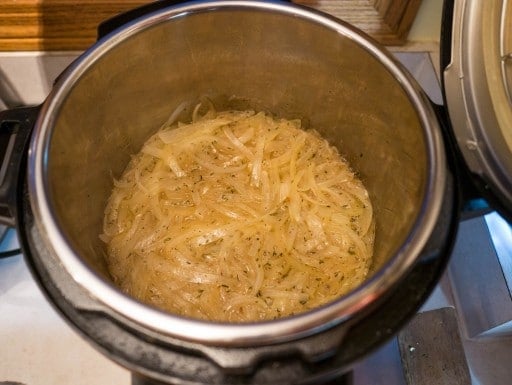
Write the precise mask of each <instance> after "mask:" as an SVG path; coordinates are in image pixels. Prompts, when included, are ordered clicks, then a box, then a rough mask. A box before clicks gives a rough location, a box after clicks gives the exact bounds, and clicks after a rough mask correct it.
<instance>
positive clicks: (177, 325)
mask: <svg viewBox="0 0 512 385" xmlns="http://www.w3.org/2000/svg"><path fill="white" fill-rule="evenodd" d="M224 9H245V10H259V11H264V12H273V13H275V12H277V13H281V14H284V15H289V16H293V17H295V18H301V19H304V20H305V21H309V22H313V23H316V24H319V25H322V26H324V27H326V28H328V29H331V30H333V31H336V32H337V33H338V34H339V35H341V36H344V37H347V38H349V39H351V40H352V41H354V42H356V43H357V44H359V45H360V46H362V47H364V49H366V50H367V52H368V53H369V54H371V55H372V56H374V57H375V58H376V59H378V60H379V61H380V62H381V64H382V65H383V66H384V67H385V68H386V69H387V70H388V71H389V72H390V73H391V74H392V75H393V76H394V77H395V79H396V81H397V82H399V83H400V84H401V86H402V88H403V90H404V92H405V93H406V94H407V95H408V97H409V98H410V101H411V103H412V105H413V106H414V108H415V109H416V111H417V114H418V118H419V119H420V121H421V125H422V127H423V132H424V136H425V142H426V145H427V146H428V148H427V162H428V178H427V181H426V186H425V191H424V196H425V199H424V200H423V202H422V206H421V208H420V210H419V213H418V216H417V218H416V221H415V222H414V225H413V227H412V230H411V232H410V233H409V235H408V237H407V239H406V240H405V241H404V243H403V244H402V246H401V247H400V249H399V250H397V252H396V253H395V255H394V256H393V257H392V258H391V259H390V260H389V261H388V262H387V263H386V264H385V265H384V266H383V267H382V268H381V269H380V270H379V271H378V272H377V273H376V274H374V275H373V276H372V277H371V278H369V279H368V280H367V281H365V282H364V283H363V284H362V285H361V286H360V287H358V288H357V289H355V290H353V291H352V292H350V293H348V294H347V295H345V296H343V297H341V298H339V299H338V300H336V301H334V302H331V303H329V304H327V305H324V306H322V307H319V308H317V309H313V310H311V311H308V312H305V313H301V314H297V315H295V316H292V317H287V318H281V319H277V320H272V321H262V322H253V323H243V324H242V323H241V324H233V323H221V322H207V321H202V320H196V319H189V318H184V317H180V316H176V315H172V314H169V313H166V312H164V311H161V310H158V309H156V308H153V307H150V306H149V305H145V304H143V303H141V302H138V301H137V300H135V299H133V298H131V297H129V296H128V295H126V294H124V293H122V292H121V291H120V290H119V289H117V288H116V287H114V286H113V285H112V284H111V283H109V282H107V281H105V280H104V279H103V278H102V277H100V276H99V275H98V274H97V273H96V272H95V271H94V270H92V269H91V267H89V266H88V265H87V264H86V263H85V262H84V261H83V260H82V259H81V258H80V256H79V255H78V254H77V253H76V251H75V250H74V249H73V247H72V245H71V243H70V242H69V241H68V239H66V237H65V236H64V234H63V233H62V232H61V231H60V229H59V224H58V221H57V218H56V217H55V215H54V213H53V210H52V206H51V203H50V187H49V182H48V172H47V159H48V155H49V148H50V144H51V137H52V130H53V125H54V123H55V116H56V113H58V111H59V109H60V107H61V106H62V104H63V103H64V101H65V99H66V96H67V94H68V93H69V91H70V90H71V89H72V88H73V86H74V84H75V82H76V81H77V80H78V79H80V77H81V76H82V75H83V74H84V73H85V72H86V71H87V70H88V69H89V68H90V66H92V65H94V63H95V61H96V60H98V59H99V58H100V57H101V56H102V55H104V54H105V53H107V52H108V51H109V50H110V49H112V48H113V47H115V46H116V45H117V44H119V43H121V42H122V41H124V40H125V39H129V38H130V36H132V35H133V34H135V33H137V32H140V31H142V30H144V29H146V28H149V27H153V26H155V25H156V24H158V23H164V22H167V21H169V20H172V19H174V18H181V17H187V16H189V15H191V14H193V13H196V12H205V11H206V12H215V11H216V10H224ZM445 179H446V159H445V154H444V147H443V142H442V137H441V133H440V129H439V125H438V122H437V118H436V116H435V113H434V111H433V109H432V107H431V105H430V101H429V100H428V98H427V97H426V96H425V94H424V93H423V91H422V90H421V88H420V87H419V86H418V84H417V83H416V81H415V80H414V79H413V78H412V76H411V75H409V74H408V73H407V72H406V71H405V70H404V69H403V67H402V66H401V64H400V63H398V61H396V60H395V59H394V58H393V57H392V56H391V54H390V53H388V52H386V51H385V50H384V49H382V48H380V47H379V46H378V45H377V43H375V42H373V41H372V40H371V39H370V38H368V37H367V36H365V35H364V34H363V33H361V32H360V31H358V30H357V29H355V28H354V27H352V26H350V25H348V24H346V23H345V22H343V21H340V20H338V19H336V18H334V17H332V16H329V15H326V14H323V13H321V12H318V11H314V10H312V9H309V8H306V7H302V6H298V5H295V4H285V3H279V2H261V1H244V0H236V1H229V0H223V1H215V0H213V1H206V2H200V3H196V2H191V3H184V4H182V5H179V6H174V7H169V8H165V9H163V10H159V11H156V12H153V13H151V14H149V15H146V16H144V17H142V18H139V19H136V20H134V21H133V22H131V23H128V24H126V25H125V26H123V27H121V28H120V29H118V30H116V31H114V32H113V33H111V34H109V35H107V36H105V37H104V38H103V39H101V40H100V41H98V42H97V43H96V44H95V45H93V46H92V47H91V48H90V49H89V50H87V51H86V52H85V53H84V54H82V55H81V56H80V57H79V58H78V59H77V60H76V61H75V62H74V63H73V64H72V65H71V66H70V67H69V68H68V69H67V70H66V71H65V72H64V73H63V74H61V76H60V78H59V80H58V81H57V83H56V84H55V86H54V87H53V89H52V90H51V92H50V94H49V96H48V98H47V99H46V101H45V102H44V104H43V106H42V108H41V111H40V114H39V118H38V120H37V122H36V124H35V127H34V133H33V135H32V138H31V143H30V149H29V154H28V188H29V199H30V204H31V207H32V210H33V213H34V218H35V223H36V225H37V226H38V228H39V230H40V231H41V233H42V235H43V238H44V240H45V243H46V246H47V247H48V249H49V250H51V252H52V253H53V254H54V255H55V256H57V257H58V260H59V261H60V262H61V263H62V265H63V266H64V268H65V270H66V271H67V272H68V273H69V274H70V275H71V276H72V278H73V279H74V280H75V281H76V282H77V283H78V284H79V285H80V286H81V287H82V288H83V289H84V290H85V291H86V292H87V293H88V294H89V295H91V296H92V297H94V298H96V299H98V300H99V301H100V302H101V303H103V304H104V305H105V306H106V307H107V308H109V309H111V310H113V311H114V312H115V313H117V315H119V316H122V317H125V318H127V319H129V320H131V321H132V322H135V323H137V324H140V325H142V326H144V327H147V328H149V329H151V330H154V331H157V332H160V333H163V334H165V335H167V336H171V337H174V338H178V339H182V340H186V341H190V342H199V343H202V344H207V345H215V346H239V347H243V346H254V345H265V344H275V343H281V342H287V341H291V340H294V339H298V338H302V337H306V336H309V335H312V334H316V333H319V332H321V331H324V330H326V329H329V328H331V327H334V326H337V325H339V324H341V323H343V322H345V321H347V320H349V319H352V318H353V317H354V316H355V315H356V314H358V313H359V312H361V311H362V310H363V309H365V308H367V307H368V306H370V305H371V304H373V303H375V301H376V300H377V299H378V298H380V297H381V296H382V295H383V294H384V293H385V292H386V291H387V290H389V289H390V288H391V287H392V286H393V285H395V284H396V283H397V282H398V281H399V280H400V279H401V278H402V277H403V275H404V274H405V273H406V272H407V271H408V270H409V269H410V268H411V267H412V266H413V265H414V263H415V262H416V261H417V260H418V258H419V257H420V255H421V252H422V250H423V248H424V246H425V244H426V243H427V240H428V239H429V237H430V235H431V233H432V231H433V229H434V226H435V224H436V221H437V218H438V216H439V213H440V209H441V203H442V200H443V195H444V190H445Z"/></svg>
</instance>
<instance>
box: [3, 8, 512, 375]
mask: <svg viewBox="0 0 512 385" xmlns="http://www.w3.org/2000/svg"><path fill="white" fill-rule="evenodd" d="M444 8H445V14H444V20H443V32H442V46H441V58H442V59H441V69H442V83H443V84H442V85H443V92H444V97H445V105H444V106H438V105H434V104H433V103H432V102H431V101H430V100H429V99H428V97H427V96H426V95H425V93H424V92H423V91H422V89H421V88H420V87H419V85H418V84H417V83H416V81H415V80H414V78H413V77H412V76H411V75H410V74H409V73H408V72H407V71H406V70H405V69H404V68H403V66H402V65H401V64H400V63H399V62H398V61H397V60H396V59H395V58H394V57H393V55H392V54H390V53H389V52H388V51H387V50H386V49H385V48H383V47H382V46H380V45H379V44H378V43H376V42H375V41H373V40H372V39H371V38H370V37H368V36H366V35H365V34H364V33H363V32H361V31H359V30H357V29H356V28H354V27H353V26H351V25H348V24H347V23H345V22H343V21H341V20H338V19H336V18H334V17H332V16H330V15H327V14H324V13H322V12H319V11H316V10H313V9H310V8H307V7H304V6H299V5H296V4H292V3H289V2H285V1H242V0H234V1H214V0H211V1H191V2H185V3H178V2H176V1H160V2H156V3H151V4H149V5H147V6H144V7H141V8H138V9H136V10H133V11H130V12H128V13H126V14H123V15H120V16H118V17H115V18H113V19H111V20H109V21H107V22H105V23H104V24H102V25H100V27H99V38H98V41H97V42H96V43H95V44H94V45H93V46H92V47H91V48H90V49H88V50H87V51H85V52H84V53H83V54H82V55H80V56H79V57H78V58H77V59H76V60H75V61H74V62H73V63H72V64H71V65H70V66H69V67H68V68H67V69H66V70H65V71H64V72H63V73H62V74H61V75H60V76H59V77H58V79H57V80H56V82H55V84H54V86H53V88H52V90H51V92H50V94H49V95H48V97H47V98H46V100H45V101H44V103H43V104H41V105H40V106H35V107H24V108H18V109H12V110H8V111H3V112H1V113H0V122H1V140H0V148H1V150H2V152H3V154H4V155H3V162H2V166H1V168H0V182H1V187H0V198H1V199H0V215H1V220H2V222H3V223H5V224H7V225H10V226H16V229H17V234H18V238H19V240H20V244H21V246H22V249H23V254H24V256H25V258H26V261H27V263H28V265H29V266H30V268H31V270H32V273H33V275H34V278H35V279H36V281H37V282H38V283H39V285H40V287H41V289H42V290H43V292H44V293H45V294H46V296H47V298H48V300H49V301H50V303H52V304H53V305H54V307H55V308H56V309H57V311H58V312H59V313H60V314H61V315H62V317H63V318H64V319H66V320H67V321H68V322H69V324H70V325H71V326H72V327H74V329H75V330H76V331H77V332H78V333H80V334H81V335H82V336H83V337H84V338H85V339H86V340H87V341H89V342H90V343H91V344H92V345H93V346H94V347H96V348H97V349H98V350H99V351H101V352H102V353H104V354H105V355H106V356H108V357H109V358H111V359H112V360H114V361H116V362H117V363H119V364H121V365H123V366H125V367H126V368H128V369H129V370H131V371H132V372H133V378H134V380H133V381H134V383H137V384H142V383H145V384H150V383H153V384H157V383H158V384H168V383H172V384H316V383H322V382H326V381H329V380H331V379H334V378H336V377H339V376H342V375H343V374H344V373H346V372H347V371H348V370H349V369H350V367H351V365H353V364H354V363H355V362H356V361H357V360H359V359H361V358H362V357H364V356H365V355H367V354H368V353H370V352H371V351H373V350H374V349H376V348H377V347H379V346H380V345H382V344H383V343H384V342H385V341H387V340H389V338H391V337H392V336H393V335H394V334H395V333H397V332H398V331H399V330H400V328H401V327H402V326H404V324H405V323H406V322H407V321H408V320H409V319H410V318H411V317H412V316H413V315H414V314H415V312H416V311H417V310H418V309H419V307H420V306H421V305H422V304H423V303H424V301H425V300H426V299H427V298H428V296H429V294H430V293H431V292H432V290H433V288H434V287H435V285H436V284H437V282H438V279H439V278H440V276H441V275H442V273H443V271H444V268H445V266H446V264H447V261H448V259H449V256H450V252H451V248H452V245H453V242H454V239H455V236H456V233H457V227H458V223H459V221H460V220H461V219H462V218H463V217H464V216H465V215H467V214H468V212H469V211H468V207H470V206H472V202H475V201H476V200H478V201H480V202H481V201H482V199H483V200H484V201H485V202H487V203H486V207H488V209H495V210H498V211H499V212H500V213H501V214H502V215H503V216H504V217H505V218H507V219H509V220H510V219H512V210H511V209H512V199H511V198H512V153H511V147H512V130H511V129H510V127H512V124H511V123H512V109H511V108H510V107H511V94H510V79H511V77H510V76H511V66H512V64H511V61H512V60H511V59H510V58H511V55H510V52H512V51H511V50H510V46H511V42H512V40H511V36H510V31H511V28H510V26H511V24H510V23H511V21H510V20H511V17H512V11H511V10H510V7H508V2H506V1H498V0H494V1H485V2H484V1H453V2H452V1H447V2H446V4H445V7H444ZM205 96H206V97H208V98H209V99H210V100H211V101H212V102H213V103H214V104H215V106H216V107H217V108H219V109H230V108H231V109H246V108H251V109H254V110H262V111H267V112H270V113H272V114H275V115H278V116H281V117H284V118H294V119H295V118H298V119H301V120H302V122H303V123H304V124H305V125H306V126H309V127H314V128H315V129H316V130H317V131H319V132H320V133H321V134H322V135H323V136H324V137H325V138H326V139H327V140H329V142H330V143H331V144H332V145H334V146H337V147H338V148H339V149H340V152H341V153H342V154H343V155H344V156H345V157H346V159H347V160H348V161H349V163H350V164H351V165H352V166H353V168H354V169H355V170H356V171H357V172H358V175H359V176H360V177H361V179H362V180H363V182H364V183H365V185H366V187H367V189H368V191H369V194H370V198H371V199H372V202H373V205H374V212H375V218H376V239H375V255H374V264H373V267H372V271H371V273H370V275H369V277H368V279H367V280H366V281H365V282H364V283H363V284H361V285H360V286H359V287H358V288H356V289H354V290H353V291H351V292H350V293H348V294H346V295H344V296H342V297H341V298H339V299H337V300H335V301H333V302H331V303H328V304H326V305H324V306H322V307H319V308H317V309H314V310H311V311H308V312H305V313H303V314H298V315H294V316H291V317H286V318H282V319H278V320H272V321H264V322H252V323H231V324H230V323H222V322H207V321H200V320H195V319H189V318H185V317H180V316H177V315H173V314H169V313H166V312H163V311H160V310H158V309H155V308H153V307H150V306H149V305H146V304H143V303H141V302H139V301H137V300H136V299H134V298H131V297H129V296H128V295H126V294H124V293H123V292H121V291H120V290H119V289H118V288H117V287H116V286H115V285H114V284H113V283H112V280H111V278H110V276H109V274H108V271H107V269H106V267H105V261H104V255H105V254H104V253H105V250H104V245H103V244H102V242H101V241H100V239H99V234H100V233H101V229H102V227H101V226H102V219H103V211H104V208H105V204H106V201H107V198H108V196H109V194H110V192H111V190H112V183H113V181H112V180H113V177H119V175H120V174H121V173H122V171H123V169H124V167H125V166H126V165H127V163H128V161H129V159H130V156H131V155H132V154H135V153H137V152H138V151H139V149H140V148H141V145H142V143H143V142H144V141H145V139H146V138H148V136H149V135H151V134H152V133H153V132H154V131H155V130H156V129H157V128H158V127H160V125H161V124H162V123H163V122H164V121H165V120H166V119H167V117H168V116H169V113H170V112H171V111H172V110H173V109H174V108H175V107H176V106H178V105H180V104H181V103H183V102H184V101H186V102H191V101H194V100H199V99H200V98H201V97H205Z"/></svg>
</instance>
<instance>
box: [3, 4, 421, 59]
mask: <svg viewBox="0 0 512 385" xmlns="http://www.w3.org/2000/svg"><path fill="white" fill-rule="evenodd" d="M294 1H295V2H296V3H299V4H303V5H306V6H310V7H313V8H317V9H320V10H323V11H325V12H327V13H330V14H332V15H334V16H336V17H339V18H341V19H344V20H346V21H347V22H349V23H351V24H353V25H355V26H356V27H358V28H360V29H362V30H364V31H365V32H367V33H368V34H370V35H371V36H373V37H374V38H376V39H377V40H379V41H380V42H381V43H383V44H387V45H399V44H402V43H404V42H405V38H406V36H407V33H408V31H409V29H410V27H411V25H412V22H413V20H414V17H415V16H416V13H417V10H418V8H419V5H420V2H421V0H294ZM145 3H148V1H141V0H122V1H120V0H119V1H117V0H82V1H77V0H0V51H19V50H29V51H33V50H39V51H54V50H64V51H68V50H83V49H85V48H87V47H89V46H90V45H91V44H93V43H94V41H95V39H96V27H97V25H98V24H99V23H100V22H101V21H103V20H105V19H107V18H109V17H111V16H113V15H116V14H118V13H121V12H123V11H126V10H128V9H131V8H135V7H137V6H140V5H142V4H145Z"/></svg>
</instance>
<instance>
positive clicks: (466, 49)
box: [442, 0, 512, 218]
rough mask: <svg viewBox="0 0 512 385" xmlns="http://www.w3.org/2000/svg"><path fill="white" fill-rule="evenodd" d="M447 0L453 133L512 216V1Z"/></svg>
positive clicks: (488, 190)
mask: <svg viewBox="0 0 512 385" xmlns="http://www.w3.org/2000/svg"><path fill="white" fill-rule="evenodd" d="M446 3H447V4H445V7H452V6H453V13H452V14H451V16H452V22H451V24H450V25H445V26H444V28H445V29H446V28H450V30H449V32H448V34H446V33H443V36H442V38H443V39H447V38H449V39H450V40H449V44H450V47H449V48H450V49H449V51H450V54H449V57H448V59H447V60H446V63H443V64H445V65H446V67H444V66H443V67H444V71H443V80H444V92H445V97H446V103H447V107H448V114H449V118H450V123H451V126H452V128H453V134H454V137H455V139H456V142H457V145H458V147H459V149H460V152H461V154H462V156H463V158H464V161H465V163H466V165H467V166H468V168H469V170H470V172H471V173H472V174H473V176H474V177H475V180H476V181H477V185H479V186H481V187H482V188H483V191H481V192H482V195H483V196H484V197H489V196H491V198H492V201H493V203H494V204H495V206H496V208H497V209H498V210H500V209H501V210H500V211H502V213H503V214H505V216H506V217H508V218H512V2H510V1H507V0H491V1H489V0H476V1H475V0H456V1H454V2H451V1H448V2H446ZM450 11H451V10H449V11H448V12H450ZM446 12H447V10H446V9H445V18H446ZM445 22H446V20H445ZM447 35H448V36H447ZM444 42H445V43H446V40H444Z"/></svg>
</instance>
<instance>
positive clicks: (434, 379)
mask: <svg viewBox="0 0 512 385" xmlns="http://www.w3.org/2000/svg"><path fill="white" fill-rule="evenodd" d="M398 346H399V349H400V357H401V359H402V365H403V369H404V377H405V380H406V383H407V385H471V376H470V374H469V368H468V364H467V362H466V356H465V354H464V347H463V345H462V340H461V338H460V333H459V327H458V323H457V317H456V313H455V309H454V308H451V307H446V308H441V309H437V310H432V311H427V312H424V313H419V314H417V315H416V316H415V317H414V318H413V319H412V321H411V322H410V323H409V325H407V326H406V327H405V328H404V329H403V330H402V331H401V332H400V333H399V335H398Z"/></svg>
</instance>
